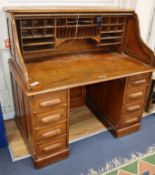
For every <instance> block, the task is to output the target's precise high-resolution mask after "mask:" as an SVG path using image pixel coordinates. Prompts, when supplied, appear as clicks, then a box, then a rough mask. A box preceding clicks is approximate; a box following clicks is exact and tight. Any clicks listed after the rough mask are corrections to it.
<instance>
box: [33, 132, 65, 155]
mask: <svg viewBox="0 0 155 175" xmlns="http://www.w3.org/2000/svg"><path fill="white" fill-rule="evenodd" d="M66 148H67V138H66V135H63V136H61V137H59V138H56V139H54V140H52V141H49V142H48V143H37V145H36V147H35V151H36V155H37V157H39V156H43V155H49V154H54V153H57V152H59V151H61V150H64V149H66Z"/></svg>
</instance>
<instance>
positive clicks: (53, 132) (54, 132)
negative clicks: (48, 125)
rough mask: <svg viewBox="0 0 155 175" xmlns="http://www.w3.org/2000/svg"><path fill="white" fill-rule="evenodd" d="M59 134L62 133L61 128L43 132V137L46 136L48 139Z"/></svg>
mask: <svg viewBox="0 0 155 175" xmlns="http://www.w3.org/2000/svg"><path fill="white" fill-rule="evenodd" d="M58 134H61V129H56V130H54V131H50V132H47V133H45V134H42V135H41V137H42V138H45V139H48V138H50V137H54V136H56V135H58Z"/></svg>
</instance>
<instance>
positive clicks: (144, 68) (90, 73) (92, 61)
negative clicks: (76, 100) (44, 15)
mask: <svg viewBox="0 0 155 175" xmlns="http://www.w3.org/2000/svg"><path fill="white" fill-rule="evenodd" d="M26 66H27V70H28V74H29V76H30V83H33V82H39V84H38V85H36V86H32V92H37V91H44V90H45V91H48V90H50V91H54V90H61V89H66V88H72V87H77V86H82V85H88V84H92V83H97V82H104V81H108V80H113V79H117V78H123V77H127V76H131V75H136V74H139V73H146V72H151V71H152V70H153V68H152V67H150V66H148V65H146V64H144V63H142V62H139V61H137V60H136V59H134V58H133V57H129V56H127V55H125V54H122V55H121V54H119V53H115V52H114V53H85V54H72V55H63V56H55V57H53V58H52V59H50V60H45V61H40V62H32V63H27V64H26Z"/></svg>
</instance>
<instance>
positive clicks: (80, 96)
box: [70, 87, 85, 108]
mask: <svg viewBox="0 0 155 175" xmlns="http://www.w3.org/2000/svg"><path fill="white" fill-rule="evenodd" d="M84 104H85V87H77V88H73V89H70V107H71V108H74V107H79V106H83V105H84Z"/></svg>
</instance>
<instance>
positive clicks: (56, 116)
mask: <svg viewBox="0 0 155 175" xmlns="http://www.w3.org/2000/svg"><path fill="white" fill-rule="evenodd" d="M60 119H61V114H54V115H50V116H47V117H44V118H42V119H41V122H42V123H43V124H47V123H52V122H56V121H59V120H60Z"/></svg>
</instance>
